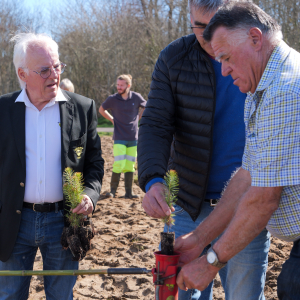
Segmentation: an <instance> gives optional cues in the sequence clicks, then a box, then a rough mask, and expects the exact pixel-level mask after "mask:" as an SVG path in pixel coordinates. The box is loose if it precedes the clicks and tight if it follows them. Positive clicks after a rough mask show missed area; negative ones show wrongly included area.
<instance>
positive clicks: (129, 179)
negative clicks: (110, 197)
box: [124, 172, 140, 199]
mask: <svg viewBox="0 0 300 300" xmlns="http://www.w3.org/2000/svg"><path fill="white" fill-rule="evenodd" d="M124 176H125V178H124V181H125V192H126V194H125V196H124V197H125V198H130V199H131V198H140V197H139V196H138V195H133V194H132V184H133V172H126V173H125V174H124Z"/></svg>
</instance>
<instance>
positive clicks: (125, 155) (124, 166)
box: [113, 140, 137, 173]
mask: <svg viewBox="0 0 300 300" xmlns="http://www.w3.org/2000/svg"><path fill="white" fill-rule="evenodd" d="M136 157H137V141H121V140H116V141H115V142H114V159H115V161H114V164H113V172H114V173H126V172H134V171H135V169H134V165H135V160H136Z"/></svg>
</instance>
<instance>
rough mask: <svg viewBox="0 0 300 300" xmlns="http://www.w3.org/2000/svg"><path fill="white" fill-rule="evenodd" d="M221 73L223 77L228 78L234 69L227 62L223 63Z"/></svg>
mask: <svg viewBox="0 0 300 300" xmlns="http://www.w3.org/2000/svg"><path fill="white" fill-rule="evenodd" d="M221 72H222V76H224V77H226V76H228V75H230V73H231V72H232V69H231V67H230V66H229V65H228V64H227V63H226V62H222V66H221Z"/></svg>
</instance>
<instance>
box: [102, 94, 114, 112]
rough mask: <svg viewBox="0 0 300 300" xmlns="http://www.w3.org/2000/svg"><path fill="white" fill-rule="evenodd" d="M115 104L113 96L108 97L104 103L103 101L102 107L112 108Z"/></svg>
mask: <svg viewBox="0 0 300 300" xmlns="http://www.w3.org/2000/svg"><path fill="white" fill-rule="evenodd" d="M112 106H113V101H112V97H108V98H107V99H106V100H105V101H104V102H103V103H102V107H103V109H105V110H107V109H112Z"/></svg>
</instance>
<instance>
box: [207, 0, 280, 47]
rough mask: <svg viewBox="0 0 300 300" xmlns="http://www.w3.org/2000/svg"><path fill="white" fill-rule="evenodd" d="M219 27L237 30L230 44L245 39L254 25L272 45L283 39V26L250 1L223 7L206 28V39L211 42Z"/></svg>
mask: <svg viewBox="0 0 300 300" xmlns="http://www.w3.org/2000/svg"><path fill="white" fill-rule="evenodd" d="M219 27H225V28H226V29H227V30H230V31H234V32H235V35H234V36H233V35H231V37H230V39H231V40H230V41H228V43H229V44H235V45H237V44H239V43H241V42H243V41H245V40H246V39H247V37H248V32H249V30H250V29H251V28H253V27H256V28H259V29H260V30H261V32H262V34H263V35H264V36H265V37H266V39H268V40H269V42H270V44H271V45H272V46H274V45H276V44H277V43H278V42H279V41H280V40H281V39H282V32H281V27H280V25H279V24H278V23H277V22H276V20H274V19H273V18H272V17H271V16H269V15H268V14H267V13H266V12H264V11H263V10H262V9H261V8H259V7H258V6H257V5H255V4H254V3H251V2H249V1H248V2H246V1H244V2H238V3H228V4H226V5H224V6H223V7H221V8H220V9H219V10H218V12H217V13H216V14H215V15H214V16H213V17H212V19H211V20H210V22H209V24H208V26H207V27H206V29H205V30H204V33H203V37H204V39H205V40H206V41H208V42H210V41H211V40H212V37H213V35H214V33H215V31H216V30H217V29H218V28H219Z"/></svg>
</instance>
